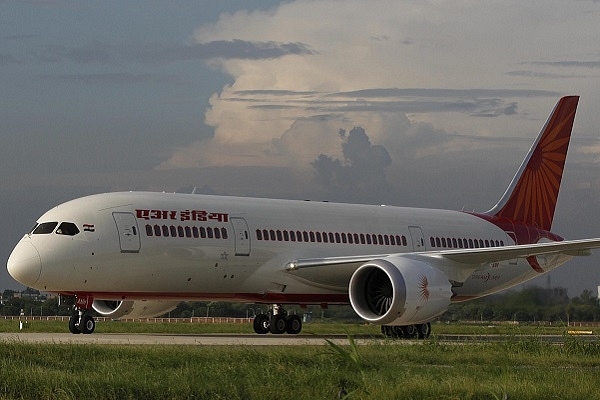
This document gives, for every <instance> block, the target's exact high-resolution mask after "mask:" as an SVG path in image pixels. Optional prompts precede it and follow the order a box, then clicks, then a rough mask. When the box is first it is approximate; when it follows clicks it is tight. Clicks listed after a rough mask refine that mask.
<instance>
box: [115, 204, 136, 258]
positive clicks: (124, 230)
mask: <svg viewBox="0 0 600 400" xmlns="http://www.w3.org/2000/svg"><path fill="white" fill-rule="evenodd" d="M113 218H114V219H115V223H116V224H117V232H118V234H119V245H120V246H121V253H139V251H140V232H139V229H138V226H137V221H136V219H135V216H134V215H133V214H132V213H128V212H114V213H113Z"/></svg>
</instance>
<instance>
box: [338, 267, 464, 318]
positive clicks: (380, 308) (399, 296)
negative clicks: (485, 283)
mask: <svg viewBox="0 0 600 400" xmlns="http://www.w3.org/2000/svg"><path fill="white" fill-rule="evenodd" d="M348 292H349V296H350V304H352V308H354V311H355V312H356V313H357V314H358V315H359V316H360V317H361V318H362V319H364V320H365V321H368V322H371V323H374V324H378V325H412V324H421V323H426V322H429V321H431V320H432V319H433V318H435V317H437V316H438V315H440V314H442V313H443V312H444V311H446V310H447V309H448V305H449V304H450V298H451V297H452V285H451V284H450V282H449V280H448V277H447V276H446V275H445V274H444V273H443V272H442V271H440V270H438V269H436V268H434V267H432V266H431V265H429V264H427V263H426V262H424V261H420V260H415V259H410V258H406V257H402V256H396V257H386V258H382V259H376V260H373V261H370V262H368V263H366V264H364V265H362V266H360V267H359V268H358V269H357V270H356V271H355V272H354V274H353V275H352V278H350V287H349V290H348Z"/></svg>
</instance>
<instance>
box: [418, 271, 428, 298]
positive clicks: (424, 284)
mask: <svg viewBox="0 0 600 400" xmlns="http://www.w3.org/2000/svg"><path fill="white" fill-rule="evenodd" d="M419 290H420V292H421V301H423V302H424V303H426V302H427V301H428V300H429V282H428V281H427V277H426V276H425V275H421V277H420V278H419Z"/></svg>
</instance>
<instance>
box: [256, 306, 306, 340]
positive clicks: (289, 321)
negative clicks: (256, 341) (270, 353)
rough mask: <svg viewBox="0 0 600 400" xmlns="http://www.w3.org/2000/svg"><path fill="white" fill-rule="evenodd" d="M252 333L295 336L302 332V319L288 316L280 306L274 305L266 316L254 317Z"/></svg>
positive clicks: (296, 316) (258, 315)
mask: <svg viewBox="0 0 600 400" xmlns="http://www.w3.org/2000/svg"><path fill="white" fill-rule="evenodd" d="M253 325H254V332H256V333H258V334H259V335H264V334H266V333H269V332H271V333H274V334H276V335H280V334H282V333H289V334H290V335H297V334H298V333H300V331H301V330H302V319H301V318H300V317H299V316H298V315H295V314H294V315H288V313H287V311H286V310H284V309H283V308H282V307H281V306H280V305H278V304H274V305H273V308H272V309H271V310H269V311H268V313H267V314H257V315H256V316H255V317H254V324H253Z"/></svg>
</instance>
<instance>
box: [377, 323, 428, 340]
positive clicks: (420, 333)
mask: <svg viewBox="0 0 600 400" xmlns="http://www.w3.org/2000/svg"><path fill="white" fill-rule="evenodd" d="M381 333H383V335H384V336H385V337H387V338H390V339H414V338H419V339H427V338H428V337H429V335H431V324H430V323H429V322H427V323H426V324H417V325H404V326H392V325H382V326H381Z"/></svg>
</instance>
